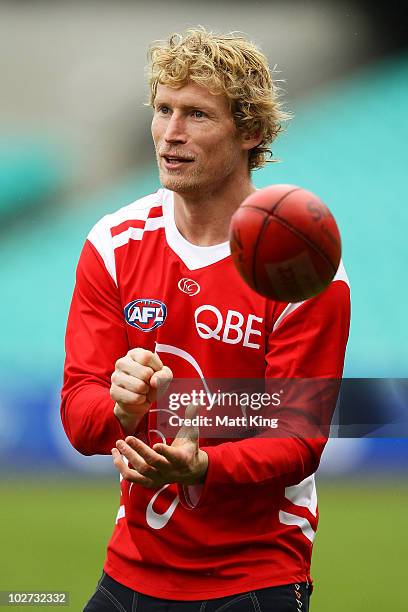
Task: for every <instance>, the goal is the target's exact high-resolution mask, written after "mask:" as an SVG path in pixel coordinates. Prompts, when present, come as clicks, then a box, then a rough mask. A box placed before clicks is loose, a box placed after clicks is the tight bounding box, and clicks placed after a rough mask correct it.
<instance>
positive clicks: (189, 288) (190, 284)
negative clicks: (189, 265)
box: [177, 278, 200, 297]
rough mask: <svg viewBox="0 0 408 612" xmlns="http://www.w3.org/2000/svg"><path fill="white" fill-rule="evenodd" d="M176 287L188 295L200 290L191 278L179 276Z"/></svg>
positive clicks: (195, 293)
mask: <svg viewBox="0 0 408 612" xmlns="http://www.w3.org/2000/svg"><path fill="white" fill-rule="evenodd" d="M177 287H178V288H179V289H180V291H182V292H183V293H187V295H189V296H190V297H192V296H193V295H197V293H199V292H200V285H199V284H198V283H197V282H196V281H195V280H193V279H192V278H180V280H179V282H178V284H177Z"/></svg>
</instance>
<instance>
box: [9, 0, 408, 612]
mask: <svg viewBox="0 0 408 612" xmlns="http://www.w3.org/2000/svg"><path fill="white" fill-rule="evenodd" d="M401 10H402V9H401ZM0 11H1V20H0V58H1V59H0V70H1V106H0V131H1V132H0V134H1V136H0V219H1V226H0V233H1V240H0V253H1V255H0V277H1V292H2V299H1V302H0V319H1V321H2V330H1V345H0V466H1V467H0V496H1V504H0V509H1V515H2V520H1V543H2V555H1V560H0V590H10V589H20V590H27V589H36V590H48V591H50V590H65V591H70V596H71V605H70V609H72V610H79V609H81V604H82V603H83V602H84V601H85V600H86V598H87V596H88V595H89V594H90V592H91V591H92V589H93V585H94V583H95V582H96V580H97V578H98V576H99V573H100V569H101V566H102V563H103V558H104V549H105V545H106V541H107V538H108V537H109V534H110V532H111V529H112V526H113V521H114V517H115V515H116V510H117V503H118V488H117V478H116V474H115V473H114V471H113V469H112V467H111V461H110V459H109V458H89V457H86V458H85V457H81V456H80V455H78V453H76V452H75V451H74V450H73V449H71V448H70V446H69V444H68V442H67V441H66V439H65V435H64V433H63V431H62V427H61V425H60V421H59V413H58V403H59V390H60V385H61V374H62V366H63V358H64V351H63V338H64V328H65V322H66V316H67V311H68V307H69V301H70V297H71V293H72V288H73V284H74V273H75V264H76V261H77V259H78V255H79V252H80V249H81V246H82V243H83V241H84V239H85V237H86V235H87V233H88V231H89V229H90V227H91V226H92V225H93V224H94V223H95V222H96V220H98V219H99V218H100V217H101V216H102V215H103V214H104V213H106V212H109V211H112V210H115V209H117V208H119V207H120V206H122V205H124V204H126V203H129V202H131V201H132V200H134V199H136V198H137V197H139V196H141V195H144V194H146V193H149V192H151V191H153V190H155V189H156V188H157V187H158V179H157V174H156V170H155V162H154V156H153V148H152V145H151V143H150V133H149V120H150V110H149V109H148V108H146V107H144V106H143V102H144V100H145V98H146V94H147V89H146V85H145V82H144V71H143V68H144V63H145V57H146V48H147V45H148V44H149V42H150V41H151V40H153V39H156V38H162V37H165V36H166V35H167V34H168V33H169V32H171V31H180V30H182V29H184V28H185V27H188V26H192V25H197V24H202V25H205V26H207V27H209V28H212V29H215V30H219V31H230V30H241V31H243V32H245V33H246V34H248V35H249V37H250V38H251V39H252V40H254V41H255V42H257V43H258V44H260V45H261V47H262V49H263V50H264V51H265V52H266V54H267V55H268V57H269V60H270V63H271V64H272V65H274V64H275V63H276V64H277V65H278V68H279V69H280V70H281V75H279V78H280V77H281V78H284V79H285V80H286V83H285V85H284V86H285V89H286V91H287V96H286V97H287V99H288V106H289V108H290V109H291V110H292V111H293V112H294V114H295V119H294V121H293V122H292V124H291V126H290V127H289V129H288V131H287V132H286V133H285V134H284V135H282V136H281V137H280V138H279V140H278V141H277V143H276V145H275V147H274V153H275V155H276V157H278V158H279V159H280V160H281V163H279V164H271V165H269V166H268V167H267V168H266V169H264V170H262V171H259V172H257V173H256V174H255V176H254V178H255V183H256V185H257V186H259V187H262V186H265V185H267V184H270V183H279V182H288V183H294V184H299V185H302V186H304V187H306V188H309V189H311V190H313V191H315V192H317V193H318V194H319V195H320V196H321V197H322V199H323V200H325V201H326V202H327V203H328V204H329V206H330V207H331V209H332V210H333V212H334V214H335V216H336V218H337V220H338V223H339V226H340V229H341V232H342V237H343V247H344V261H345V265H346V267H347V270H348V273H349V277H350V282H351V286H352V305H353V312H352V328H351V335H350V342H349V347H348V352H347V358H346V369H345V374H346V375H347V376H348V377H352V378H357V377H364V378H370V379H373V381H372V385H371V387H370V388H371V389H372V393H371V397H370V398H366V399H367V406H368V409H369V410H370V409H371V404H370V401H372V400H373V397H375V398H376V399H377V400H378V398H380V400H379V401H378V402H377V404H376V405H375V406H374V408H373V409H374V410H376V411H378V410H381V411H387V410H388V409H389V404H388V401H387V398H389V397H392V398H393V402H392V404H393V406H394V407H395V401H396V405H397V409H398V410H400V411H401V414H402V413H403V411H404V408H405V407H406V401H405V400H406V393H405V394H404V393H401V392H402V391H404V389H405V391H406V386H405V387H404V385H403V384H401V381H396V380H395V379H399V378H404V377H406V372H407V359H408V348H407V346H408V342H407V339H408V337H407V326H406V298H407V295H408V290H407V283H406V261H407V246H406V227H407V221H408V212H407V207H406V188H405V186H406V142H407V139H408V122H407V118H406V114H407V111H406V109H407V108H408V52H407V44H406V43H407V34H406V29H405V30H404V26H403V21H402V19H401V14H400V13H399V12H398V9H397V7H396V6H393V3H392V2H387V3H382V4H376V3H374V4H373V3H368V2H367V3H365V2H351V1H350V2H347V3H345V2H343V3H340V2H327V1H326V2H317V1H316V2H313V1H310V2H300V1H299V2H294V1H292V2H274V1H270V2H263V1H255V2H251V3H245V2H237V1H235V2H223V3H222V4H221V3H219V2H218V3H217V2H213V1H211V0H207V2H206V3H205V7H203V6H202V5H201V3H192V2H182V1H180V0H177V1H175V2H173V3H172V4H171V5H170V4H168V3H165V2H160V1H158V2H155V3H147V2H137V1H133V2H131V1H124V0H120V1H116V2H114V1H113V0H111V1H103V0H100V1H98V2H96V1H94V2H91V1H90V0H83V1H82V2H76V1H74V2H70V3H63V2H55V1H54V2H50V1H45V0H44V1H41V2H34V1H33V2H28V1H19V2H18V1H17V2H11V1H10V2H7V1H2V2H0ZM374 379H375V380H374ZM388 379H393V380H392V381H390V380H388ZM370 384H371V383H370ZM404 395H405V399H404ZM395 398H396V400H395ZM374 403H375V402H374ZM367 406H366V407H367ZM385 414H386V418H387V413H386V412H385ZM392 416H393V417H394V416H395V414H394V413H393V415H392ZM401 431H402V430H401ZM407 468H408V444H407V440H406V439H404V438H403V437H402V434H401V435H400V436H399V435H398V431H397V432H396V431H395V429H394V430H393V437H392V438H390V437H389V436H388V437H386V436H385V435H381V433H379V434H378V437H377V435H376V431H375V429H374V431H373V432H372V434H371V436H369V437H367V438H364V439H350V438H345V439H341V440H333V441H331V442H330V444H329V447H328V448H327V450H326V453H325V457H324V460H323V463H322V466H321V470H320V476H319V481H318V492H319V508H320V513H321V523H320V531H319V534H318V537H317V540H316V544H315V556H314V566H313V570H314V571H313V574H314V578H315V581H316V586H317V588H316V591H315V594H314V596H313V600H312V601H313V606H312V610H313V612H323V611H325V612H326V611H329V610H330V612H337V610H342V609H344V608H345V607H346V606H347V608H348V609H349V610H350V611H353V612H354V611H355V612H359V611H360V610H363V609H364V610H366V609H369V610H372V611H377V610H383V609H390V610H393V612H398V611H402V610H405V609H406V597H405V596H404V593H403V581H404V577H406V574H407V569H408V568H407V561H406V548H407V535H406V520H405V516H406V508H407V501H408V486H407Z"/></svg>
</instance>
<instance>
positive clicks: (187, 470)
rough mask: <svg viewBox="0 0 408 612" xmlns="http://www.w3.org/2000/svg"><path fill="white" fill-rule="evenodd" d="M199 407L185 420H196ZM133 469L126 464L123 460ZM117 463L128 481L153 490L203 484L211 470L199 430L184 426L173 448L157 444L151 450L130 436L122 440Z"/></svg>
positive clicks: (189, 411) (192, 408)
mask: <svg viewBox="0 0 408 612" xmlns="http://www.w3.org/2000/svg"><path fill="white" fill-rule="evenodd" d="M197 413H198V407H197V406H194V405H193V404H190V406H188V407H187V408H186V414H185V418H187V419H192V418H193V417H194V416H196V414H197ZM121 455H123V456H124V457H126V459H127V460H128V461H129V463H130V464H131V465H132V466H133V468H130V467H129V466H127V465H126V464H125V462H124V461H123V459H122V456H121ZM112 457H113V463H114V464H115V467H116V468H117V470H118V471H119V472H120V473H121V475H122V477H123V478H124V479H125V480H129V481H130V482H134V483H136V484H140V485H142V486H144V487H147V488H149V489H152V488H159V487H162V486H163V485H165V484H168V483H172V482H179V483H182V484H186V485H191V484H202V483H203V482H204V480H205V475H206V473H207V467H208V456H207V453H206V452H205V451H203V450H201V449H200V447H199V443H198V427H192V426H191V427H186V426H184V425H183V427H181V429H180V430H179V432H178V434H177V436H176V437H175V439H174V441H173V443H172V444H171V446H168V445H167V444H162V443H157V444H155V445H154V446H153V448H150V446H147V444H144V443H143V442H142V441H141V440H139V439H138V438H135V437H133V436H128V437H127V438H126V440H118V441H117V442H116V448H113V449H112Z"/></svg>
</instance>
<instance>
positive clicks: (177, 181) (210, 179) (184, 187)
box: [157, 149, 235, 195]
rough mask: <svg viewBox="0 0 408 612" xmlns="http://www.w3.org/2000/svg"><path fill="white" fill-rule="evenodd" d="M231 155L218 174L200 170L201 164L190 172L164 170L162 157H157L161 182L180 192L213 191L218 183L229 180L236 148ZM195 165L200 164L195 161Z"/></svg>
mask: <svg viewBox="0 0 408 612" xmlns="http://www.w3.org/2000/svg"><path fill="white" fill-rule="evenodd" d="M230 153H231V155H227V156H226V166H225V167H224V168H223V172H222V173H220V174H218V173H215V174H213V175H211V176H209V173H208V171H203V170H202V169H201V170H200V168H199V166H197V167H192V168H191V169H188V168H187V169H188V172H184V173H183V174H182V173H179V172H178V171H177V170H174V171H172V170H164V169H162V168H161V166H160V157H159V156H158V157H157V162H158V165H159V177H160V182H161V184H162V185H163V187H165V188H166V189H169V190H170V191H174V192H175V193H180V194H185V195H188V194H192V193H194V194H196V195H197V194H198V192H201V193H205V192H208V193H211V192H212V191H214V189H215V190H216V189H217V185H219V184H222V183H223V182H224V181H225V180H227V178H228V176H229V175H230V173H231V172H232V171H233V168H234V155H233V154H234V153H235V149H231V152H230ZM193 164H194V166H196V164H198V162H197V161H195V162H193Z"/></svg>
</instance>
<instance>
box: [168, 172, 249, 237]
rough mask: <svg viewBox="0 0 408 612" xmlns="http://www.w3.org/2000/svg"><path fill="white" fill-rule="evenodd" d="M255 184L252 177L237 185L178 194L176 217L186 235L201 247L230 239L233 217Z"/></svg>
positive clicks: (180, 228)
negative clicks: (229, 232) (229, 233)
mask: <svg viewBox="0 0 408 612" xmlns="http://www.w3.org/2000/svg"><path fill="white" fill-rule="evenodd" d="M253 191H255V187H254V186H253V184H252V182H251V180H250V177H248V178H246V179H245V180H242V181H241V182H239V181H235V183H234V185H233V186H225V187H224V188H221V189H217V190H216V191H215V190H213V191H207V192H205V193H204V192H202V193H192V194H186V193H174V217H175V222H176V226H177V229H178V230H179V232H180V233H181V234H182V236H183V237H184V238H185V239H186V240H188V241H189V242H191V243H192V244H195V245H197V246H211V245H213V244H220V243H222V242H226V241H227V240H228V231H229V225H230V221H231V217H232V215H233V214H234V212H235V211H236V209H237V208H238V206H239V205H240V204H241V202H242V201H243V200H244V199H245V198H246V197H247V196H249V195H250V194H251V193H252V192H253Z"/></svg>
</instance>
